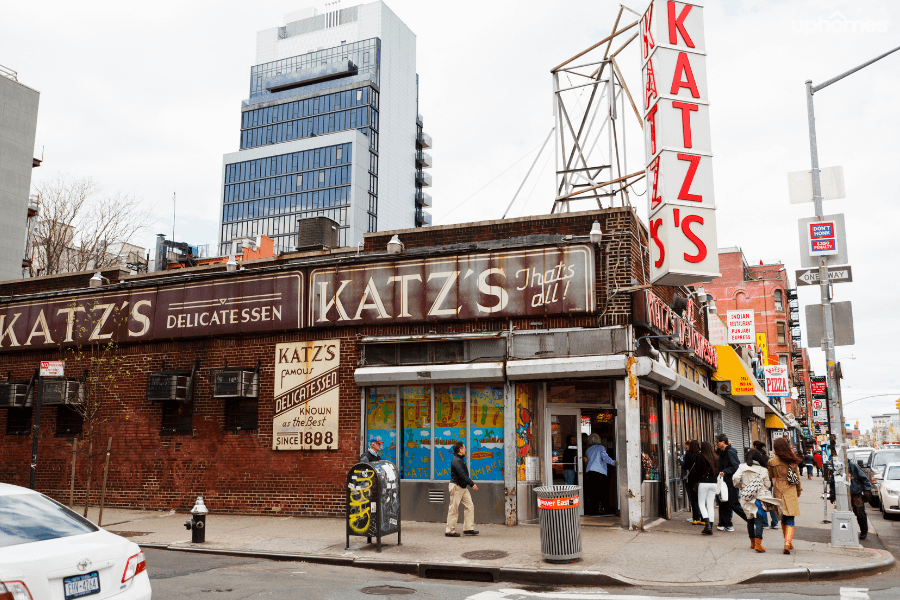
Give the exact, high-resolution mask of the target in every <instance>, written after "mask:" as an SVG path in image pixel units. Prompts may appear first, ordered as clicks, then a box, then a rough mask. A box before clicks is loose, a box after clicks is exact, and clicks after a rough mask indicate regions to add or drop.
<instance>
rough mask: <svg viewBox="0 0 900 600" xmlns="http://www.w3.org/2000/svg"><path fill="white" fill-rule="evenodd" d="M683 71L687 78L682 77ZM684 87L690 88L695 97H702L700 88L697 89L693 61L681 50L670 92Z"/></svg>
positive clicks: (675, 91) (675, 92) (672, 92)
mask: <svg viewBox="0 0 900 600" xmlns="http://www.w3.org/2000/svg"><path fill="white" fill-rule="evenodd" d="M648 64H649V63H648ZM682 73H684V77H686V78H687V79H682V75H681V74H682ZM683 87H685V88H687V89H689V90H690V91H691V96H693V97H694V98H699V97H700V90H698V89H697V82H696V81H694V72H693V71H692V70H691V61H690V59H689V58H688V55H687V53H686V52H679V53H678V62H676V63H675V77H673V78H672V89H671V90H669V93H670V94H678V90H680V89H681V88H683Z"/></svg>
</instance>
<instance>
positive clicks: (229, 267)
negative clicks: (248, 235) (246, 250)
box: [225, 256, 238, 273]
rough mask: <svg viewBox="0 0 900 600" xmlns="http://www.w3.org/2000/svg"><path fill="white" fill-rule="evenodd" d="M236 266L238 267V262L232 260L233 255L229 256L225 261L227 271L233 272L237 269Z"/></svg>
mask: <svg viewBox="0 0 900 600" xmlns="http://www.w3.org/2000/svg"><path fill="white" fill-rule="evenodd" d="M237 267H238V264H237V261H236V260H234V256H229V257H228V262H227V263H225V270H226V271H228V272H229V273H234V272H235V271H237Z"/></svg>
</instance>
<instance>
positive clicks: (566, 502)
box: [537, 496, 581, 510]
mask: <svg viewBox="0 0 900 600" xmlns="http://www.w3.org/2000/svg"><path fill="white" fill-rule="evenodd" d="M537 502H538V508H543V509H545V510H546V509H551V510H555V509H560V508H577V507H578V506H580V505H581V500H580V499H579V498H578V496H572V497H570V498H538V499H537Z"/></svg>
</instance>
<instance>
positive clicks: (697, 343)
mask: <svg viewBox="0 0 900 600" xmlns="http://www.w3.org/2000/svg"><path fill="white" fill-rule="evenodd" d="M632 312H633V313H634V322H635V324H636V325H644V326H646V327H649V328H650V329H652V330H653V331H654V332H655V333H657V334H659V335H677V336H678V338H675V339H674V340H672V341H674V342H676V343H680V344H681V345H682V346H684V347H685V348H687V349H688V350H693V351H694V355H695V356H696V357H697V358H698V359H699V360H701V361H702V362H703V363H705V364H707V365H709V366H710V367H712V368H714V369H715V368H716V367H717V366H718V359H717V357H716V347H715V346H713V345H712V343H711V342H710V341H709V340H708V339H706V337H705V336H704V335H703V334H702V333H700V332H699V331H697V330H696V329H694V328H693V327H691V326H690V325H689V324H688V323H687V321H685V320H684V319H683V318H682V317H681V316H679V315H678V314H677V313H676V312H675V311H674V310H672V308H671V307H669V305H668V304H666V303H665V302H663V301H662V300H660V299H659V298H658V297H657V296H656V294H654V293H653V292H650V291H648V290H640V291H637V292H635V293H634V295H633V296H632Z"/></svg>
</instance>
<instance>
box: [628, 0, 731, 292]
mask: <svg viewBox="0 0 900 600" xmlns="http://www.w3.org/2000/svg"><path fill="white" fill-rule="evenodd" d="M640 36H641V58H642V69H641V75H642V82H643V120H644V127H643V129H644V138H645V144H644V154H645V164H646V167H647V187H648V192H649V193H648V194H647V196H648V200H649V214H650V237H651V241H650V278H651V281H653V282H655V283H662V284H665V285H681V284H685V283H692V282H695V281H698V280H708V279H710V278H713V277H718V276H719V273H718V270H719V257H718V253H717V252H716V247H717V238H716V218H715V208H716V199H715V194H714V191H713V168H712V143H711V140H710V133H709V97H708V89H709V88H708V85H707V81H706V43H705V37H704V32H703V7H702V6H700V5H698V4H695V3H694V2H692V1H686V2H674V1H673V0H653V1H652V2H651V3H650V6H649V7H648V8H647V11H646V12H645V13H644V14H643V16H642V17H641V32H640Z"/></svg>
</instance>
